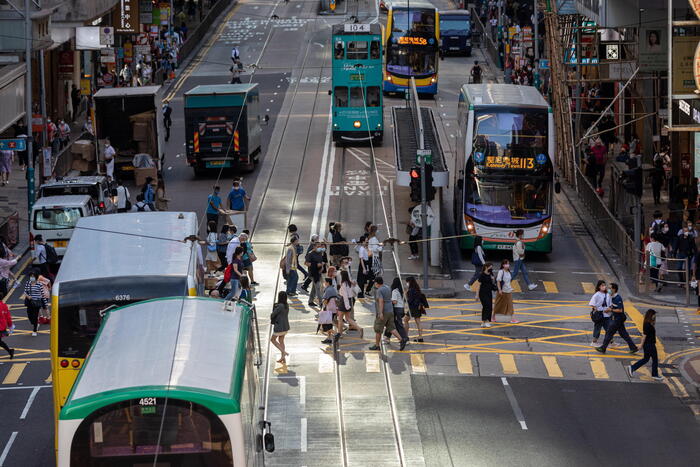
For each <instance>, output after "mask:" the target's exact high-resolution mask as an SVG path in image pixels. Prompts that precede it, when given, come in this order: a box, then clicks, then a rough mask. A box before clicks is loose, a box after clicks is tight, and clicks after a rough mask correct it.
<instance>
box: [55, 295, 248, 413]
mask: <svg viewBox="0 0 700 467" xmlns="http://www.w3.org/2000/svg"><path fill="white" fill-rule="evenodd" d="M226 303H227V302H224V301H223V300H218V299H212V298H204V297H168V298H159V299H154V300H146V301H143V302H138V303H134V304H131V305H127V306H124V307H121V308H116V309H114V310H111V311H109V312H108V313H107V315H106V317H105V319H104V321H103V323H102V326H101V327H100V330H99V332H98V334H97V336H96V338H95V343H94V344H93V346H92V349H91V350H90V353H89V355H88V357H87V359H86V360H85V364H84V365H83V368H82V369H81V370H80V373H79V375H78V378H77V380H76V382H75V384H74V385H73V389H72V390H71V393H70V395H69V396H68V400H67V401H66V404H65V406H64V407H63V409H61V413H60V416H59V418H60V419H61V420H71V419H83V418H85V417H87V416H88V415H90V414H91V413H93V412H94V411H96V410H98V409H100V408H102V407H105V406H108V405H111V404H114V403H117V402H121V401H125V400H130V399H138V398H142V397H159V398H165V397H168V398H171V399H180V400H185V401H191V402H195V403H197V404H200V405H202V406H204V407H207V408H208V409H209V410H211V411H212V412H214V413H216V414H218V415H222V414H230V413H238V412H240V396H241V390H242V385H243V378H244V373H245V365H246V341H247V337H248V333H249V331H250V319H251V315H252V309H251V307H249V306H246V305H242V304H235V307H234V308H233V310H232V311H231V310H230V309H228V308H227V305H226ZM173 308H174V309H175V310H173ZM178 311H181V312H180V313H177V312H178Z"/></svg>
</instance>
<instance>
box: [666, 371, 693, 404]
mask: <svg viewBox="0 0 700 467" xmlns="http://www.w3.org/2000/svg"><path fill="white" fill-rule="evenodd" d="M659 373H661V371H659ZM664 382H665V383H666V386H668V388H669V389H670V390H671V394H673V397H678V398H683V397H690V396H689V395H688V391H686V390H685V386H683V383H682V382H681V381H680V379H678V378H674V377H670V378H666V379H665V380H664Z"/></svg>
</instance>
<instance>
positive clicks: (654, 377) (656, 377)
mask: <svg viewBox="0 0 700 467" xmlns="http://www.w3.org/2000/svg"><path fill="white" fill-rule="evenodd" d="M652 378H653V379H655V380H656V381H663V380H664V377H663V376H652Z"/></svg>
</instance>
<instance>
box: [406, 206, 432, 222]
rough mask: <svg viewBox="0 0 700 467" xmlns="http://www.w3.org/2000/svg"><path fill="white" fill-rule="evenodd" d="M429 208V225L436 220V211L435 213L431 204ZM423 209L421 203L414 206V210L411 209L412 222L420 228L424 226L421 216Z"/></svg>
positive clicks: (427, 216)
mask: <svg viewBox="0 0 700 467" xmlns="http://www.w3.org/2000/svg"><path fill="white" fill-rule="evenodd" d="M427 208H428V209H426V213H427V214H426V216H425V217H426V218H427V220H426V222H427V224H428V227H430V226H431V225H433V221H434V220H435V213H433V209H432V208H431V207H430V206H427ZM422 211H423V210H422V209H421V205H420V204H419V205H418V206H416V207H415V208H413V211H411V222H413V225H415V226H416V227H418V228H422V227H423V220H422V218H421V212H422Z"/></svg>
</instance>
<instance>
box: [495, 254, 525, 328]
mask: <svg viewBox="0 0 700 467" xmlns="http://www.w3.org/2000/svg"><path fill="white" fill-rule="evenodd" d="M512 280H513V279H512V277H511V275H510V261H508V260H507V259H504V260H503V261H501V269H499V270H498V274H497V275H496V288H497V290H498V294H497V295H496V306H495V308H494V310H493V316H492V318H491V322H493V323H496V322H497V321H496V315H506V316H510V322H511V323H513V324H515V323H518V322H519V321H518V320H516V319H515V318H514V317H513V314H514V313H515V308H513V286H512V285H511V281H512Z"/></svg>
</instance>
